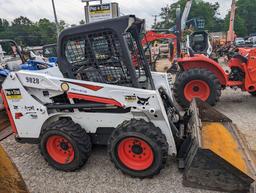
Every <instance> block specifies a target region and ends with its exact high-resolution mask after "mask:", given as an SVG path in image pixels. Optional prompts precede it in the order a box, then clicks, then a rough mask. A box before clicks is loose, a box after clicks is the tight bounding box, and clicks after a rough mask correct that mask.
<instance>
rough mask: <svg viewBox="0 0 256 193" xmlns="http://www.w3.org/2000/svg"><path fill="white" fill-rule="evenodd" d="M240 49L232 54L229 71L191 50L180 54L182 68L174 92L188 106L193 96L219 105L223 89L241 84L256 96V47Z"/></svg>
mask: <svg viewBox="0 0 256 193" xmlns="http://www.w3.org/2000/svg"><path fill="white" fill-rule="evenodd" d="M244 52H245V50H241V51H240V50H237V52H236V53H235V54H233V56H232V57H231V58H230V60H229V62H228V67H229V68H230V72H227V71H225V70H224V69H223V68H222V67H221V65H220V64H218V63H217V62H215V61H214V60H212V59H210V58H207V57H205V56H203V55H200V54H194V53H193V52H192V51H190V54H189V56H187V57H184V58H179V59H178V60H177V63H178V65H179V67H180V71H179V73H178V74H177V76H176V80H175V84H174V96H175V99H176V101H177V102H178V103H179V104H180V105H181V106H182V107H185V108H186V107H188V105H189V104H190V102H191V101H192V99H193V98H200V99H201V100H203V101H206V102H207V103H209V104H210V105H215V104H216V102H217V101H218V100H219V98H220V96H221V90H222V89H225V88H227V87H231V88H235V89H236V88H240V89H241V90H242V91H246V92H249V93H250V94H251V95H253V96H256V49H249V50H247V52H248V54H246V53H244Z"/></svg>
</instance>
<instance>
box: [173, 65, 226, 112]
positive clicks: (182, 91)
mask: <svg viewBox="0 0 256 193" xmlns="http://www.w3.org/2000/svg"><path fill="white" fill-rule="evenodd" d="M173 91H174V97H175V100H176V101H177V103H178V104H179V105H180V106H182V107H183V108H188V107H189V105H190V102H191V101H192V100H193V98H200V99H201V100H203V101H206V102H207V103H208V104H210V105H212V106H213V105H215V104H216V102H217V101H219V98H220V96H221V84H220V81H219V80H218V79H217V77H216V76H215V74H213V73H212V72H210V71H209V70H206V69H197V68H196V69H190V70H188V71H184V72H182V73H181V74H180V75H179V76H177V78H176V81H175V83H174V88H173Z"/></svg>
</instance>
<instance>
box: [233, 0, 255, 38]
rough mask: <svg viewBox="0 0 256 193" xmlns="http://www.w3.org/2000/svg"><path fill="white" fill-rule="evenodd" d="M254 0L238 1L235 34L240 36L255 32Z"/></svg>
mask: <svg viewBox="0 0 256 193" xmlns="http://www.w3.org/2000/svg"><path fill="white" fill-rule="evenodd" d="M255 10H256V0H238V1H237V10H236V20H235V32H236V33H237V34H238V35H240V36H245V35H249V34H251V33H255V32H256V22H255V18H256V11H255Z"/></svg>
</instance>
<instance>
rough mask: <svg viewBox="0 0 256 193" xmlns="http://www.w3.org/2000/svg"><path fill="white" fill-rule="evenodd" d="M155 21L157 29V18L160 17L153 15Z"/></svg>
mask: <svg viewBox="0 0 256 193" xmlns="http://www.w3.org/2000/svg"><path fill="white" fill-rule="evenodd" d="M152 16H153V17H154V18H155V19H154V26H155V27H156V23H157V17H158V15H152Z"/></svg>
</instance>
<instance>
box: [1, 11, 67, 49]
mask: <svg viewBox="0 0 256 193" xmlns="http://www.w3.org/2000/svg"><path fill="white" fill-rule="evenodd" d="M59 26H60V30H63V29H64V28H66V27H68V24H67V23H66V22H65V21H63V20H60V22H59ZM0 39H13V40H15V41H16V42H17V43H18V44H20V45H22V46H39V45H45V44H51V43H56V41H57V33H56V25H55V23H54V22H51V21H50V20H48V19H46V18H43V19H40V20H39V21H36V22H32V21H31V20H30V19H28V18H27V17H23V16H20V17H18V18H16V19H14V20H13V21H12V22H10V23H9V22H8V21H7V20H6V19H1V18H0Z"/></svg>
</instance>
